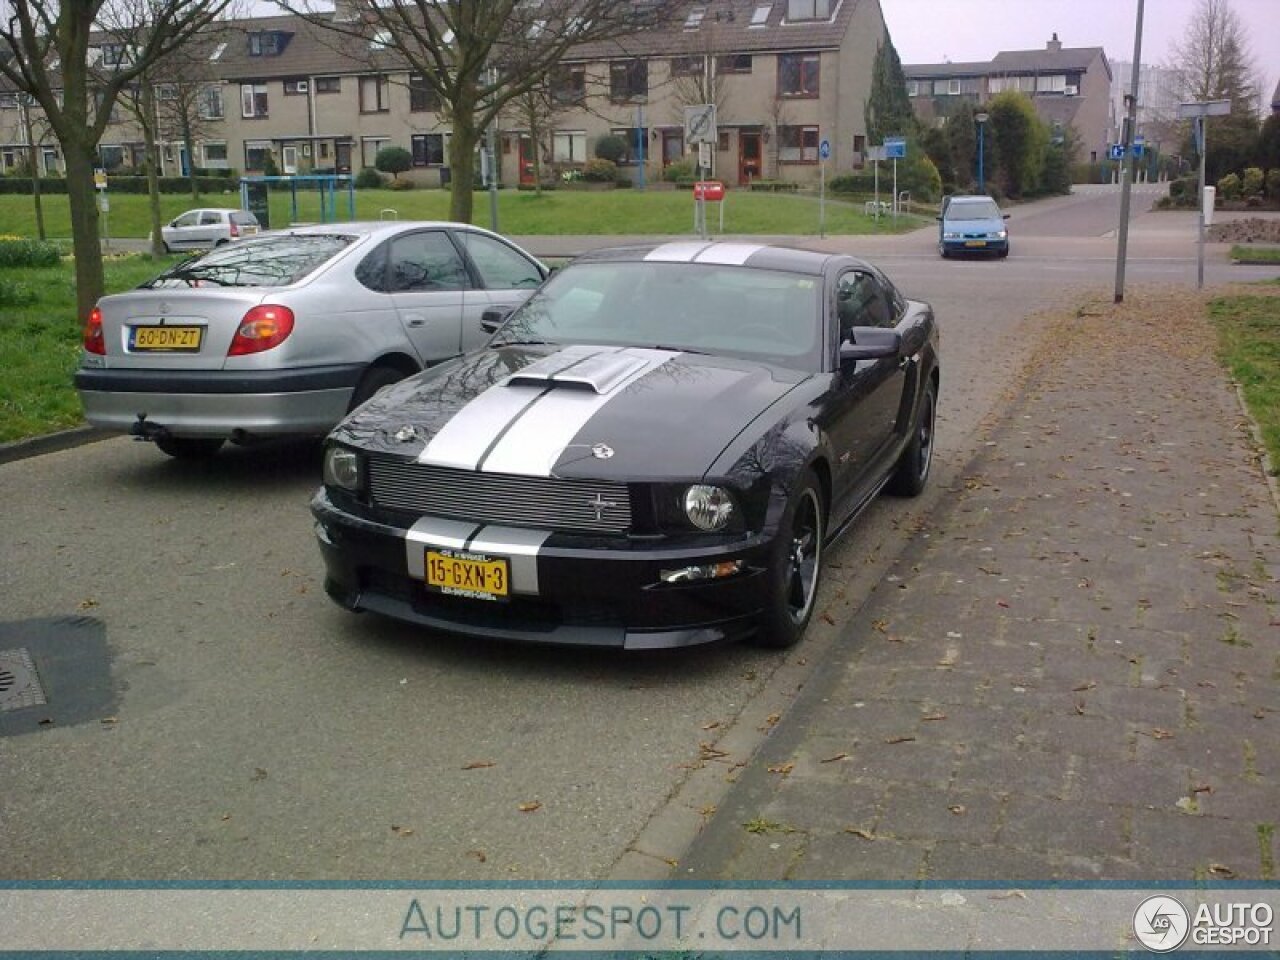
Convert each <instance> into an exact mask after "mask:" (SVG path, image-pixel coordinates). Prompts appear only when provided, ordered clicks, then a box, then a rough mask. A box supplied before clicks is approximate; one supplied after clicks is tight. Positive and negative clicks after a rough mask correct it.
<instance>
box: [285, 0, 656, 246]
mask: <svg viewBox="0 0 1280 960" xmlns="http://www.w3.org/2000/svg"><path fill="white" fill-rule="evenodd" d="M680 2H681V0H542V2H541V3H528V2H525V0H344V3H343V7H344V8H345V9H344V13H345V14H346V15H345V16H334V15H333V14H332V13H330V12H329V11H321V10H319V9H318V4H316V0H281V2H280V5H281V6H283V7H285V9H287V10H289V11H290V12H292V13H296V14H301V15H302V16H305V17H306V18H307V19H309V20H311V21H312V22H314V23H316V24H318V25H320V26H323V27H326V28H328V29H330V30H333V31H336V32H338V33H340V34H343V35H345V36H347V37H349V38H352V39H354V40H357V41H362V42H364V43H365V44H366V45H367V44H368V42H369V40H370V38H371V37H372V38H374V39H375V40H376V41H377V43H379V44H380V45H382V46H385V47H388V48H391V49H394V50H395V51H397V52H398V53H399V54H400V55H401V57H403V59H404V60H405V61H406V62H407V63H408V65H409V68H410V69H411V70H413V71H415V72H416V73H418V74H420V75H421V76H422V77H423V78H424V82H425V83H426V84H427V85H428V86H429V87H430V88H431V89H433V90H434V91H435V92H436V94H437V95H438V96H439V98H440V100H441V104H442V107H443V112H444V114H445V116H446V117H447V118H448V120H449V121H450V123H451V124H452V136H451V137H450V139H449V166H450V167H451V168H452V170H453V182H452V184H451V194H450V202H449V216H450V218H451V219H453V220H459V221H463V222H468V223H469V222H470V221H471V212H472V184H473V178H474V166H475V150H476V146H477V145H478V144H479V142H480V137H481V134H482V133H483V131H484V130H485V129H486V128H488V127H489V125H490V124H492V123H494V122H495V121H496V120H497V118H498V115H499V113H500V112H501V111H502V110H503V108H505V107H506V106H507V105H508V104H509V103H510V102H511V101H512V100H513V99H515V98H516V97H518V96H520V95H521V94H523V93H526V92H527V91H529V90H531V89H533V88H535V87H536V86H538V85H539V84H541V83H543V82H544V78H545V77H546V76H547V75H548V74H549V73H550V72H551V71H552V69H554V68H555V66H556V65H557V64H559V63H560V62H561V60H564V59H566V58H567V57H568V55H569V54H570V52H571V51H572V50H573V49H574V48H575V47H580V46H582V45H583V44H589V43H599V42H605V41H611V40H618V39H620V38H623V37H626V36H628V35H631V34H634V33H636V32H638V31H641V30H644V29H645V28H647V27H652V26H656V25H658V24H660V23H663V22H665V21H666V20H667V19H668V18H669V16H670V13H671V11H672V10H673V9H674V8H675V7H676V6H677V5H678V3H680Z"/></svg>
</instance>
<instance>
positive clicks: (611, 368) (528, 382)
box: [507, 350, 650, 394]
mask: <svg viewBox="0 0 1280 960" xmlns="http://www.w3.org/2000/svg"><path fill="white" fill-rule="evenodd" d="M649 365H650V360H649V359H648V358H646V357H637V356H633V355H631V354H628V353H625V352H623V351H619V350H608V351H594V352H582V353H578V352H576V351H572V350H563V351H561V352H560V353H557V354H555V355H553V356H550V357H546V358H544V359H542V360H539V361H537V362H536V363H531V364H529V366H527V367H525V368H524V369H523V370H521V371H520V372H519V373H514V374H512V375H511V376H510V377H508V378H507V383H508V385H510V386H513V387H524V386H534V387H546V386H556V387H568V388H570V389H576V390H589V391H591V392H592V393H597V394H606V393H610V392H612V391H613V390H616V389H617V388H618V387H619V386H620V385H621V384H622V383H624V382H626V381H627V380H629V379H630V378H631V377H633V376H634V375H635V374H637V373H639V372H640V371H641V370H643V369H644V368H645V367H647V366H649Z"/></svg>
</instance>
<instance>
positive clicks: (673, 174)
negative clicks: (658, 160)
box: [662, 160, 698, 183]
mask: <svg viewBox="0 0 1280 960" xmlns="http://www.w3.org/2000/svg"><path fill="white" fill-rule="evenodd" d="M697 169H698V168H697V165H696V164H695V163H694V162H693V161H692V160H677V161H676V162H675V163H669V164H667V167H666V169H665V170H663V171H662V179H663V180H666V181H667V182H668V183H678V182H680V181H681V180H692V179H693V178H694V176H695V175H696V173H697Z"/></svg>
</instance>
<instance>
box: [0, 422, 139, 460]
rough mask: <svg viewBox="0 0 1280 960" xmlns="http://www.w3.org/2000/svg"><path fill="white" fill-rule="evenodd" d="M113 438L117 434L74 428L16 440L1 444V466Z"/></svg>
mask: <svg viewBox="0 0 1280 960" xmlns="http://www.w3.org/2000/svg"><path fill="white" fill-rule="evenodd" d="M111 436H115V434H113V433H112V432H111V431H110V430H102V429H100V428H98V427H72V428H71V429H70V430H59V431H58V432H57V433H46V434H45V435H44V436H41V437H31V438H30V439H27V440H15V441H14V442H13V443H0V464H4V463H13V462H14V461H15V460H26V459H27V458H28V457H39V456H43V455H44V454H46V453H56V452H58V451H59V450H70V449H71V448H72V447H80V446H84V445H85V444H86V443H97V442H98V441H99V440H105V439H107V437H111Z"/></svg>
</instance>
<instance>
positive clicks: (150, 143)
mask: <svg viewBox="0 0 1280 960" xmlns="http://www.w3.org/2000/svg"><path fill="white" fill-rule="evenodd" d="M120 104H121V106H123V107H124V109H125V110H126V111H128V113H129V114H130V116H132V117H133V120H134V122H135V123H136V124H137V125H138V129H139V130H140V131H142V156H143V169H144V172H145V173H146V177H147V214H148V218H149V219H150V221H151V252H152V253H153V254H155V255H156V256H161V255H163V254H164V252H165V246H164V237H163V236H162V234H161V233H160V146H159V144H158V143H157V126H158V119H157V117H156V89H155V84H154V83H153V82H152V80H151V76H150V73H149V72H145V71H144V72H143V73H142V74H141V75H140V76H139V77H138V82H137V83H134V84H131V85H130V86H128V87H126V88H125V89H124V90H123V91H121V94H120Z"/></svg>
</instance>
